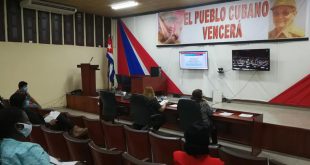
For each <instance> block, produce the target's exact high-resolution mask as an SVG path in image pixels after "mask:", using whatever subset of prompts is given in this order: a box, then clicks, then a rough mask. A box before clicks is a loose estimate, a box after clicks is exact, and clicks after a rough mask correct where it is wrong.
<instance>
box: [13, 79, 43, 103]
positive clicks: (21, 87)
mask: <svg viewBox="0 0 310 165" xmlns="http://www.w3.org/2000/svg"><path fill="white" fill-rule="evenodd" d="M16 92H17V93H23V94H25V95H26V100H25V103H24V105H23V106H24V108H34V109H41V106H40V104H39V103H38V102H37V101H36V100H35V99H34V98H33V97H31V96H30V94H29V93H28V83H27V82H25V81H20V82H19V83H18V90H17V91H16Z"/></svg>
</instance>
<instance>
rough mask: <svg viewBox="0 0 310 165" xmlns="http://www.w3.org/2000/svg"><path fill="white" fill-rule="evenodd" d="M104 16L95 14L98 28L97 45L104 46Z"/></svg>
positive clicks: (96, 27)
mask: <svg viewBox="0 0 310 165" xmlns="http://www.w3.org/2000/svg"><path fill="white" fill-rule="evenodd" d="M102 21H103V17H102V16H99V15H96V16H95V29H96V46H97V47H99V46H100V47H103V22H102Z"/></svg>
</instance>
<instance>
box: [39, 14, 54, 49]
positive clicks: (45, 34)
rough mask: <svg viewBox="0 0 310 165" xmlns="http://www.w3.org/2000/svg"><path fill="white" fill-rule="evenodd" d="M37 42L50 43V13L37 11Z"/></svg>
mask: <svg viewBox="0 0 310 165" xmlns="http://www.w3.org/2000/svg"><path fill="white" fill-rule="evenodd" d="M38 28H39V43H42V44H50V42H51V41H50V13H49V12H44V11H38Z"/></svg>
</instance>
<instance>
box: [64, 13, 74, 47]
mask: <svg viewBox="0 0 310 165" xmlns="http://www.w3.org/2000/svg"><path fill="white" fill-rule="evenodd" d="M73 30H74V26H73V15H64V42H65V44H66V45H74V33H73V32H74V31H73Z"/></svg>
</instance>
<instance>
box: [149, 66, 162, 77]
mask: <svg viewBox="0 0 310 165" xmlns="http://www.w3.org/2000/svg"><path fill="white" fill-rule="evenodd" d="M160 76H161V68H160V67H151V77H160Z"/></svg>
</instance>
